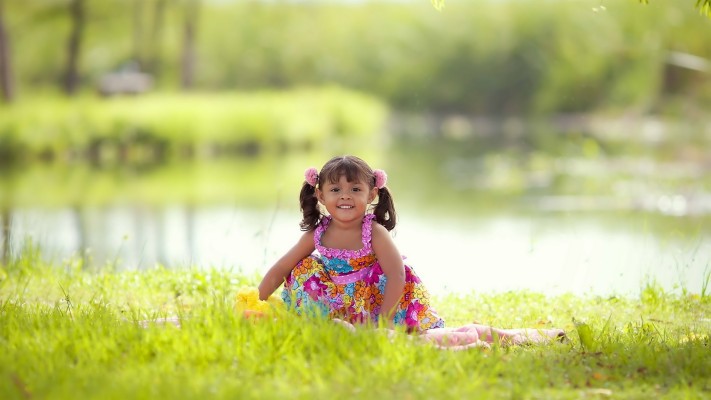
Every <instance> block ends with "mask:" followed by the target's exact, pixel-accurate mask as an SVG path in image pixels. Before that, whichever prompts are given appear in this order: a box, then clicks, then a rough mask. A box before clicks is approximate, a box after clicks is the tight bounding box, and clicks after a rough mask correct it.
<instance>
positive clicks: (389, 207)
mask: <svg viewBox="0 0 711 400" xmlns="http://www.w3.org/2000/svg"><path fill="white" fill-rule="evenodd" d="M305 178H306V180H305V182H304V183H303V185H302V188H301V194H300V196H299V197H300V202H301V211H302V212H303V219H302V221H301V223H300V226H301V229H302V230H303V231H305V233H304V234H303V235H302V236H301V238H300V239H299V241H298V242H297V243H296V244H295V245H294V246H293V247H292V248H291V249H290V250H289V251H288V252H287V253H286V254H285V255H284V256H282V257H281V258H280V259H279V260H278V261H277V262H276V263H275V264H274V265H273V266H272V267H271V268H270V269H269V271H268V272H267V273H266V274H265V276H264V278H263V279H262V282H261V283H260V284H259V298H260V299H261V300H266V299H267V298H268V297H269V296H270V295H271V294H272V293H273V292H274V291H275V290H276V289H277V288H278V287H279V286H280V285H281V284H282V283H284V290H283V291H282V298H283V300H284V302H285V303H286V305H287V306H288V308H290V309H293V310H295V311H296V312H298V313H303V312H313V311H314V310H316V311H317V312H322V313H324V314H326V315H328V316H329V317H330V318H332V319H336V320H338V321H339V322H346V323H348V324H361V323H376V322H378V321H381V320H382V322H383V323H384V324H385V325H386V326H387V327H390V328H394V327H396V326H400V327H404V328H405V329H406V330H407V331H408V332H416V333H421V334H425V336H428V337H430V338H431V339H433V340H435V341H437V342H438V343H440V344H441V343H443V342H448V343H452V344H456V345H458V346H462V345H470V344H474V345H484V344H485V342H492V341H493V340H495V339H496V336H498V337H499V338H500V339H503V340H502V342H505V341H506V340H508V341H509V342H511V343H520V342H525V341H541V340H543V339H547V338H550V337H556V336H561V335H562V334H563V333H562V331H561V330H550V332H549V331H537V330H504V329H493V328H491V327H488V326H484V325H476V324H472V325H467V326H464V327H460V328H444V320H443V319H442V318H441V317H440V316H439V315H438V314H437V312H436V311H435V310H434V309H433V308H432V306H431V305H430V296H429V294H428V292H427V289H425V287H424V285H423V284H422V282H421V281H420V278H418V276H417V275H416V274H415V271H414V270H413V269H412V267H411V266H409V265H406V264H404V263H403V257H402V256H401V255H400V253H399V252H398V249H397V248H396V247H395V244H394V242H393V240H392V238H391V236H390V231H391V230H392V229H393V228H395V223H396V220H397V216H396V213H395V207H394V204H393V199H392V196H391V194H390V191H389V190H388V188H387V187H386V183H387V175H386V174H385V172H384V171H382V170H378V169H376V170H373V169H371V168H370V167H369V166H368V164H366V163H365V162H364V161H363V160H361V159H360V158H358V157H354V156H342V157H334V158H332V159H331V160H329V161H328V162H327V163H326V164H325V165H324V166H323V168H321V171H320V172H319V171H317V170H316V169H315V168H309V169H307V170H306V172H305ZM376 199H377V203H375V204H373V202H374V201H375V200H376ZM319 204H320V205H321V206H322V207H323V208H325V211H326V213H325V214H323V213H322V212H321V208H320V207H319ZM371 209H372V212H371ZM314 250H316V253H314ZM539 339H540V340H539Z"/></svg>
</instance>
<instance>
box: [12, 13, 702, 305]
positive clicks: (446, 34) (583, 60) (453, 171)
mask: <svg viewBox="0 0 711 400" xmlns="http://www.w3.org/2000/svg"><path fill="white" fill-rule="evenodd" d="M694 5H695V2H694V1H693V0H687V1H674V2H652V4H649V5H645V4H640V3H639V2H638V1H635V0H614V1H601V0H594V1H593V0H590V1H588V0H576V1H563V0H559V1H553V0H551V1H539V0H476V1H474V0H466V1H464V0H463V1H456V0H447V4H446V7H445V8H444V9H443V10H442V11H441V12H438V11H436V10H435V9H434V8H433V7H432V5H431V4H430V2H429V1H427V0H399V1H395V0H392V1H345V0H342V1H338V0H332V1H325V0H324V1H285V0H281V1H280V0H271V1H267V0H262V1H258V0H250V1H247V0H24V1H14V0H0V57H1V58H0V83H1V85H0V88H1V89H2V95H3V96H2V98H3V102H2V103H0V221H1V222H2V247H1V249H2V253H1V255H0V256H1V257H2V260H1V263H2V264H3V265H5V266H8V265H10V264H12V262H13V260H17V259H18V258H22V257H32V256H34V255H36V254H41V257H42V258H44V259H46V260H48V261H49V262H51V263H53V264H55V265H59V266H70V265H76V264H77V263H80V265H81V267H82V268H85V269H96V270H99V269H103V268H111V269H115V270H121V269H145V268H153V267H154V266H156V265H157V264H161V265H164V266H166V267H169V268H186V267H193V266H195V267H198V268H207V267H217V268H230V269H233V270H235V271H242V272H244V273H247V274H255V275H260V274H262V273H263V272H264V271H265V270H266V269H267V268H268V267H269V266H270V265H271V264H272V263H273V262H274V261H275V260H276V259H277V258H278V257H279V256H280V255H281V254H282V253H283V252H284V251H286V250H287V249H288V248H290V247H291V246H292V244H293V243H294V241H295V240H296V239H297V238H298V237H299V235H300V234H301V233H300V231H299V228H298V222H299V221H300V218H301V217H300V213H299V205H298V192H299V189H300V185H301V183H302V181H303V171H304V169H306V168H307V167H309V166H317V167H319V168H320V166H321V165H323V163H324V162H325V161H326V160H328V159H329V158H330V157H331V156H333V155H339V154H344V153H349V154H356V155H359V156H361V157H362V158H364V159H365V160H366V161H368V162H369V163H370V165H371V166H372V167H373V168H382V169H385V170H386V171H387V172H388V175H389V178H390V179H389V182H388V183H389V187H390V188H391V190H392V191H393V194H394V198H395V201H396V205H397V210H398V213H399V217H400V220H399V223H398V226H397V228H396V230H395V240H396V243H397V245H398V246H399V248H400V250H401V251H402V252H403V253H404V254H405V255H406V256H407V257H408V258H407V261H408V262H409V263H410V264H412V265H413V266H414V267H415V269H416V270H417V271H418V273H419V274H420V275H421V276H422V277H423V279H424V280H425V282H426V283H427V285H428V286H429V287H430V290H431V291H433V292H435V293H445V292H468V291H472V290H476V291H484V292H491V291H508V290H535V291H542V292H547V293H564V292H572V293H578V294H582V293H593V294H599V295H622V294H636V293H639V292H640V290H644V288H646V287H650V286H654V287H655V288H662V289H663V290H670V291H681V292H683V293H697V294H698V293H701V294H702V295H708V294H709V292H711V286H709V283H711V282H710V277H711V174H709V171H711V147H710V146H709V145H711V118H709V117H710V116H711V40H709V38H710V37H711V18H709V17H708V16H705V15H701V14H700V13H699V9H695V8H694Z"/></svg>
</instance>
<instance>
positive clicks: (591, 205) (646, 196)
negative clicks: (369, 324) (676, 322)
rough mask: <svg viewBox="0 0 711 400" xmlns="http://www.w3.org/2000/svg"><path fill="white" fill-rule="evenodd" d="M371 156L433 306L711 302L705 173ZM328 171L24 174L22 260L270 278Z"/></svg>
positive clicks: (445, 156)
mask: <svg viewBox="0 0 711 400" xmlns="http://www.w3.org/2000/svg"><path fill="white" fill-rule="evenodd" d="M576 140H577V139H576ZM364 158H366V159H368V161H370V162H371V165H373V166H374V167H379V168H384V169H386V170H387V171H388V174H389V176H390V183H389V187H390V188H391V189H392V191H393V193H394V195H395V196H394V197H395V200H396V205H397V207H398V214H399V223H398V226H397V228H396V230H395V242H396V244H397V245H398V247H399V249H400V251H401V252H402V253H403V254H404V255H405V256H406V257H407V260H406V262H408V263H409V264H411V265H412V266H414V268H415V269H416V270H417V271H418V273H419V274H420V275H421V277H422V278H423V280H424V281H425V283H426V284H427V286H428V287H429V289H430V290H431V291H432V292H433V293H436V294H444V293H451V292H458V293H465V292H470V291H478V292H504V291H511V290H532V291H538V292H544V293H551V294H559V293H567V292H571V293H576V294H587V293H592V294H597V295H605V296H607V295H636V294H638V293H639V291H640V289H642V288H643V287H644V286H645V285H647V284H655V285H658V286H660V287H662V288H664V289H666V290H672V291H688V292H691V293H706V294H708V293H709V291H711V287H708V284H709V283H710V282H709V277H710V276H711V224H709V221H711V218H710V215H711V197H709V196H708V194H707V191H708V188H709V187H710V186H709V182H708V175H707V174H705V170H704V169H700V170H699V169H698V168H697V167H696V166H695V164H689V163H684V162H679V163H676V164H674V165H673V166H674V167H676V169H674V168H671V167H670V165H671V163H670V162H669V161H666V162H665V163H654V164H652V165H651V166H649V165H648V160H649V158H648V157H646V156H645V155H644V154H643V155H642V156H641V158H640V159H638V160H636V161H635V160H634V159H630V158H625V160H626V161H625V162H622V161H621V159H620V158H616V159H611V158H596V157H592V158H591V157H587V158H586V157H585V156H584V155H579V154H572V155H571V154H562V155H561V154H559V155H555V156H543V155H541V153H540V152H536V151H528V152H526V153H521V152H518V151H511V150H510V149H499V151H496V152H491V151H482V150H471V148H467V146H461V145H457V144H456V143H455V144H454V145H451V144H449V145H446V146H434V147H433V146H427V145H425V146H417V147H408V146H404V145H403V146H399V147H398V151H391V152H387V153H374V154H369V155H366V156H364ZM325 159H326V157H324V156H323V155H322V154H316V155H308V156H303V155H301V156H298V157H292V158H288V159H280V158H277V159H274V160H269V159H266V160H265V159H264V158H259V159H255V160H251V161H250V160H240V161H237V162H234V163H227V164H219V163H218V165H212V166H209V165H208V166H204V165H201V166H199V167H198V166H195V165H190V166H185V165H182V164H181V165H177V166H168V167H161V168H159V169H158V170H153V171H150V170H148V171H138V172H136V171H133V172H131V173H126V172H125V171H123V172H119V173H116V172H115V171H114V172H111V171H108V172H107V171H103V172H101V171H99V172H91V173H90V174H89V175H86V174H87V172H86V171H83V170H82V172H77V168H76V167H67V168H66V169H65V170H64V172H61V171H60V170H61V169H58V168H55V167H52V166H48V167H46V168H44V169H42V168H40V169H39V170H31V169H30V170H23V171H21V172H16V173H15V174H14V175H6V177H5V179H0V185H2V186H0V189H2V190H3V191H4V193H5V198H4V203H5V204H10V207H7V206H6V211H5V212H4V213H3V216H4V220H9V221H11V224H10V228H11V229H10V231H11V237H10V248H11V249H13V251H17V250H18V249H21V248H22V247H23V246H24V244H25V243H27V241H28V240H32V241H33V242H34V243H36V244H37V245H38V246H39V247H40V249H41V251H42V254H43V257H45V258H47V259H50V260H52V261H53V262H54V263H55V264H61V263H62V262H65V260H67V259H69V258H71V257H75V258H76V257H86V260H87V261H88V265H90V266H91V267H92V268H101V267H103V266H106V265H111V266H113V267H115V268H117V269H146V268H152V267H154V266H155V265H156V263H161V264H164V265H166V266H168V267H171V268H180V267H187V266H197V267H199V268H205V267H216V268H228V269H232V270H235V271H242V272H244V273H247V274H255V275H261V274H263V273H264V272H265V271H266V270H267V269H268V268H269V266H270V265H271V264H272V263H273V262H274V261H276V259H277V258H278V257H279V256H280V255H281V254H282V253H283V252H285V251H286V250H288V249H289V247H290V246H291V245H292V244H293V243H295V241H296V239H297V238H298V237H299V235H301V232H300V231H299V228H298V222H299V220H300V215H299V213H298V211H299V210H298V204H297V200H296V199H297V197H298V190H299V185H300V181H301V179H302V178H301V176H302V175H301V173H302V172H301V171H303V169H304V168H306V167H308V166H311V165H321V164H322V163H323V161H324V160H325ZM373 160H374V161H373ZM640 160H641V161H640ZM640 163H641V164H640ZM611 165H612V166H613V167H611ZM630 165H631V166H630ZM640 165H643V166H645V165H646V167H644V168H640V167H639V166H640ZM680 166H681V167H683V168H681V167H680ZM213 167H214V170H213V169H211V168H213ZM631 169H632V170H634V171H636V173H634V174H631V173H630V170H631ZM670 170H674V171H676V172H674V173H676V174H677V175H675V176H674V177H672V178H670V177H669V174H670V173H671V172H670ZM680 170H681V171H682V172H678V171H680ZM168 171H170V172H168ZM198 171H203V172H198ZM218 171H219V172H218ZM640 171H642V172H640ZM645 171H646V172H645ZM92 174H93V175H92ZM7 176H11V178H7ZM77 176H79V177H77ZM37 188H43V189H44V190H40V191H38V189H37ZM8 199H9V200H8ZM0 218H2V217H0ZM3 222H4V221H3ZM84 249H87V250H86V251H84Z"/></svg>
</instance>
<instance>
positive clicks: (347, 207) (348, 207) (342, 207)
mask: <svg viewBox="0 0 711 400" xmlns="http://www.w3.org/2000/svg"><path fill="white" fill-rule="evenodd" d="M337 208H341V209H351V208H353V206H338V207H337Z"/></svg>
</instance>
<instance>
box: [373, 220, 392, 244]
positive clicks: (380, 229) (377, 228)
mask: <svg viewBox="0 0 711 400" xmlns="http://www.w3.org/2000/svg"><path fill="white" fill-rule="evenodd" d="M384 235H386V236H390V231H388V230H387V228H385V227H384V226H382V225H380V223H379V222H378V221H376V220H373V222H372V224H371V225H370V236H371V238H372V239H376V240H377V238H379V237H383V236H384Z"/></svg>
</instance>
